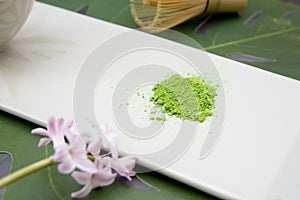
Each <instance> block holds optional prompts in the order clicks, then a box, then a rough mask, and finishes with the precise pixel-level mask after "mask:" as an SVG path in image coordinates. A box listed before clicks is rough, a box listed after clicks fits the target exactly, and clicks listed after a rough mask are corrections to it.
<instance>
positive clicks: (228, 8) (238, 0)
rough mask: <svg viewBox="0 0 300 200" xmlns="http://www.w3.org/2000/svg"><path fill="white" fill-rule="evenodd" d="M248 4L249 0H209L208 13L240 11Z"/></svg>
mask: <svg viewBox="0 0 300 200" xmlns="http://www.w3.org/2000/svg"><path fill="white" fill-rule="evenodd" d="M246 5H247V0H207V8H206V13H225V12H238V11H241V10H243V9H244V8H245V7H246Z"/></svg>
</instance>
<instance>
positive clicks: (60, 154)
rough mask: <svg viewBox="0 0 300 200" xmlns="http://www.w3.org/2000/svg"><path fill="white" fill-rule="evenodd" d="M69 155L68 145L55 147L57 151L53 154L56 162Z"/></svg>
mask: <svg viewBox="0 0 300 200" xmlns="http://www.w3.org/2000/svg"><path fill="white" fill-rule="evenodd" d="M68 156H69V148H68V146H67V145H66V146H64V147H60V148H56V149H55V153H54V155H53V156H52V160H53V161H54V162H61V161H63V160H64V159H65V158H66V157H68Z"/></svg>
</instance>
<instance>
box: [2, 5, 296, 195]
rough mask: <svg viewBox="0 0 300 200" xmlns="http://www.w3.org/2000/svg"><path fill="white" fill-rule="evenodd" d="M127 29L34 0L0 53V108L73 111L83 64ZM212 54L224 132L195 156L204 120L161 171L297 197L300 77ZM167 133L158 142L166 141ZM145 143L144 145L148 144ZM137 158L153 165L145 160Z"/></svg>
mask: <svg viewBox="0 0 300 200" xmlns="http://www.w3.org/2000/svg"><path fill="white" fill-rule="evenodd" d="M74 21H76V23H73V22H74ZM126 31H128V29H127V28H124V27H121V26H117V25H113V24H110V23H107V22H104V21H101V20H96V19H92V18H89V17H85V16H83V15H79V14H76V13H72V12H68V11H65V10H62V9H58V8H54V7H51V6H47V5H44V4H41V3H36V4H35V6H34V9H33V13H32V15H31V17H30V19H29V20H28V21H27V23H26V25H25V26H24V28H23V29H22V30H21V31H20V34H18V35H17V37H16V38H15V39H14V40H13V41H11V48H9V49H8V50H7V51H5V52H3V53H2V54H0V91H1V93H0V108H1V109H3V110H5V111H8V112H10V113H13V114H15V115H17V116H20V117H23V118H25V119H28V120H30V121H33V122H35V123H38V124H41V125H45V122H46V121H47V118H48V117H49V116H50V115H53V114H54V115H57V116H64V117H66V118H68V119H71V118H73V117H74V113H73V112H74V111H73V92H74V87H75V83H76V78H77V75H78V73H79V70H80V69H81V67H82V65H83V63H84V62H85V60H86V59H87V57H88V56H89V55H90V54H91V52H93V51H94V49H95V48H96V47H98V46H99V45H100V44H102V43H103V42H105V41H107V40H108V39H109V38H111V37H113V36H116V35H118V34H119V33H122V32H126ZM141 34H142V33H141ZM143 37H146V38H149V41H152V42H153V43H158V42H159V43H161V44H166V45H171V44H172V43H169V42H167V41H162V40H160V39H158V38H156V39H155V38H154V37H151V36H149V35H146V34H145V36H143ZM173 44H174V49H175V46H176V48H177V47H178V46H181V47H180V48H181V49H182V51H185V52H187V54H189V55H194V56H197V55H199V56H201V54H202V52H201V51H199V50H195V49H192V48H189V47H186V46H184V45H175V43H173ZM118 48H119V47H118V46H117V45H116V46H112V49H118ZM144 53H145V54H148V55H149V52H146V51H145V52H144ZM209 56H210V58H211V59H212V61H213V63H214V64H215V66H216V67H217V70H218V72H219V74H220V76H221V80H222V81H223V86H224V91H225V94H224V95H225V97H226V109H225V111H226V112H225V121H224V124H223V129H222V135H221V137H220V139H219V140H218V142H217V144H216V145H215V147H214V148H213V150H212V151H211V152H210V154H209V155H208V156H207V157H205V158H204V159H199V155H200V150H201V147H202V146H203V144H204V143H205V138H206V137H205V136H206V134H207V133H206V132H205V130H207V127H206V126H207V124H203V125H201V127H200V129H199V130H202V132H201V131H200V132H199V134H198V135H197V136H196V138H195V140H194V141H193V143H192V144H191V146H190V147H189V148H188V149H187V151H186V152H185V153H184V155H183V156H182V157H181V158H180V159H178V160H176V162H174V163H173V164H172V165H169V166H168V167H166V168H164V169H161V170H160V171H159V172H161V173H163V174H165V175H168V176H170V177H172V178H174V179H177V180H179V181H182V182H184V183H186V184H189V185H191V186H193V187H195V188H198V189H200V190H203V191H206V192H209V193H211V194H213V195H216V196H218V197H220V198H223V199H242V200H268V199H270V200H275V199H276V200H277V199H288V200H293V199H295V200H296V199H299V197H300V170H299V169H300V124H299V113H300V104H299V102H300V82H299V81H296V80H293V79H289V78H286V77H283V76H279V75H276V74H273V73H269V72H266V71H263V70H260V69H257V68H254V67H251V66H248V65H245V64H241V63H238V62H234V61H232V60H229V59H225V58H222V57H219V56H216V55H212V54H209ZM103 59H105V57H103ZM143 59H144V60H145V58H144V57H142V58H140V59H138V61H136V62H143ZM157 59H158V60H157V62H158V61H159V59H161V62H165V60H163V59H162V58H159V57H158V58H157ZM94 61H97V59H95V60H94ZM94 61H91V64H95V62H94ZM98 61H102V59H101V58H99V60H98ZM128 62H129V61H128ZM123 63H124V65H126V62H123ZM128 64H130V65H131V64H134V63H127V65H128ZM115 65H118V63H117V62H116V63H115ZM115 73H119V71H116V72H115ZM120 73H121V70H120ZM111 79H112V80H111V81H113V79H114V76H112V78H111ZM108 80H109V79H108ZM105 83H108V82H105ZM100 89H101V88H100ZM107 90H108V89H107ZM101 94H102V93H101ZM97 95H100V94H99V93H97V94H96V96H95V98H97ZM100 96H101V95H100ZM108 96H109V94H108V95H107V96H105V95H104V97H107V98H108ZM104 97H103V98H104ZM96 107H97V105H96ZM110 114H111V113H110V112H109V111H105V112H103V113H101V116H99V117H102V118H101V121H105V122H110ZM106 116H107V117H106ZM116 127H117V126H116ZM122 138H123V139H122ZM124 138H125V139H124ZM165 140H166V139H164V138H162V139H161V141H160V142H168V141H165ZM119 142H120V146H124V147H126V146H130V145H133V144H132V143H130V141H129V140H126V137H124V136H121V139H120V141H119ZM150 145H151V144H144V146H145V148H146V149H147V148H149V149H150V150H151V146H150ZM162 145H163V144H162ZM137 146H138V145H137ZM152 150H153V149H152ZM141 162H143V163H144V164H145V165H146V166H151V165H152V164H153V163H152V161H151V160H146V159H145V160H141Z"/></svg>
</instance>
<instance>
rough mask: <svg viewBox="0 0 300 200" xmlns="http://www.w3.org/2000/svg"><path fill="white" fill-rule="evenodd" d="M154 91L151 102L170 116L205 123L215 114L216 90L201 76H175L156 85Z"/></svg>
mask: <svg viewBox="0 0 300 200" xmlns="http://www.w3.org/2000/svg"><path fill="white" fill-rule="evenodd" d="M152 91H153V96H152V97H151V98H150V101H152V102H153V103H154V105H156V106H157V107H159V108H161V111H162V112H163V113H166V114H168V115H169V116H175V117H177V118H180V119H182V120H191V121H198V122H203V121H204V120H205V119H206V118H207V117H209V116H212V114H213V112H212V110H213V108H214V102H215V100H214V98H215V96H216V89H215V88H214V87H212V86H210V85H208V84H207V83H206V82H205V81H204V80H203V79H202V78H201V77H199V76H194V77H187V78H183V77H182V76H180V75H179V74H175V75H172V76H171V77H169V78H168V79H166V80H164V81H162V82H160V83H157V84H156V85H154V87H153V88H152ZM152 119H154V118H152Z"/></svg>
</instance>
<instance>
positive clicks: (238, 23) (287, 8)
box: [41, 0, 300, 80]
mask: <svg viewBox="0 0 300 200" xmlns="http://www.w3.org/2000/svg"><path fill="white" fill-rule="evenodd" d="M41 1H43V2H47V3H50V4H55V5H57V6H61V7H65V8H68V9H72V8H74V9H73V10H75V7H76V6H75V5H79V4H80V3H82V1H78V0H76V1H72V3H69V2H68V4H74V6H71V5H68V6H66V2H67V1H66V0H62V1H57V0H41ZM90 2H91V3H90V6H89V9H88V11H87V15H90V16H93V17H96V18H99V19H103V20H106V21H110V22H113V23H116V24H120V25H124V26H128V27H131V28H136V25H135V24H134V22H133V20H132V17H131V14H130V9H129V0H93V1H90ZM255 13H256V16H255ZM253 15H254V18H255V17H256V20H255V23H252V24H251V25H249V24H248V25H247V20H249V18H250V17H251V16H253ZM200 23H201V20H200V19H193V20H190V21H188V22H186V23H184V24H182V25H179V26H177V27H175V28H174V30H177V31H179V32H182V33H184V34H186V35H188V36H190V37H192V38H193V39H195V40H196V41H198V42H199V43H200V44H201V45H202V46H203V47H204V49H206V50H207V51H209V52H212V53H214V54H218V55H221V56H223V57H227V55H228V54H231V53H240V54H247V55H252V56H254V57H261V58H268V59H271V60H276V62H272V63H267V62H262V63H260V62H253V63H252V62H246V63H248V64H250V65H253V66H256V67H259V68H262V69H265V70H268V71H271V72H275V73H278V74H282V75H285V76H288V77H291V78H294V79H297V80H300V59H299V58H298V55H299V53H300V41H299V39H298V38H299V36H300V7H299V1H296V0H268V1H260V0H250V1H248V5H247V7H246V9H245V10H243V11H241V12H240V13H239V15H224V14H223V15H218V16H214V17H212V18H211V19H210V20H209V21H208V22H207V24H206V26H207V28H206V30H205V33H204V34H198V33H197V31H196V27H197V26H198V25H199V24H200ZM245 23H246V25H245Z"/></svg>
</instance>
